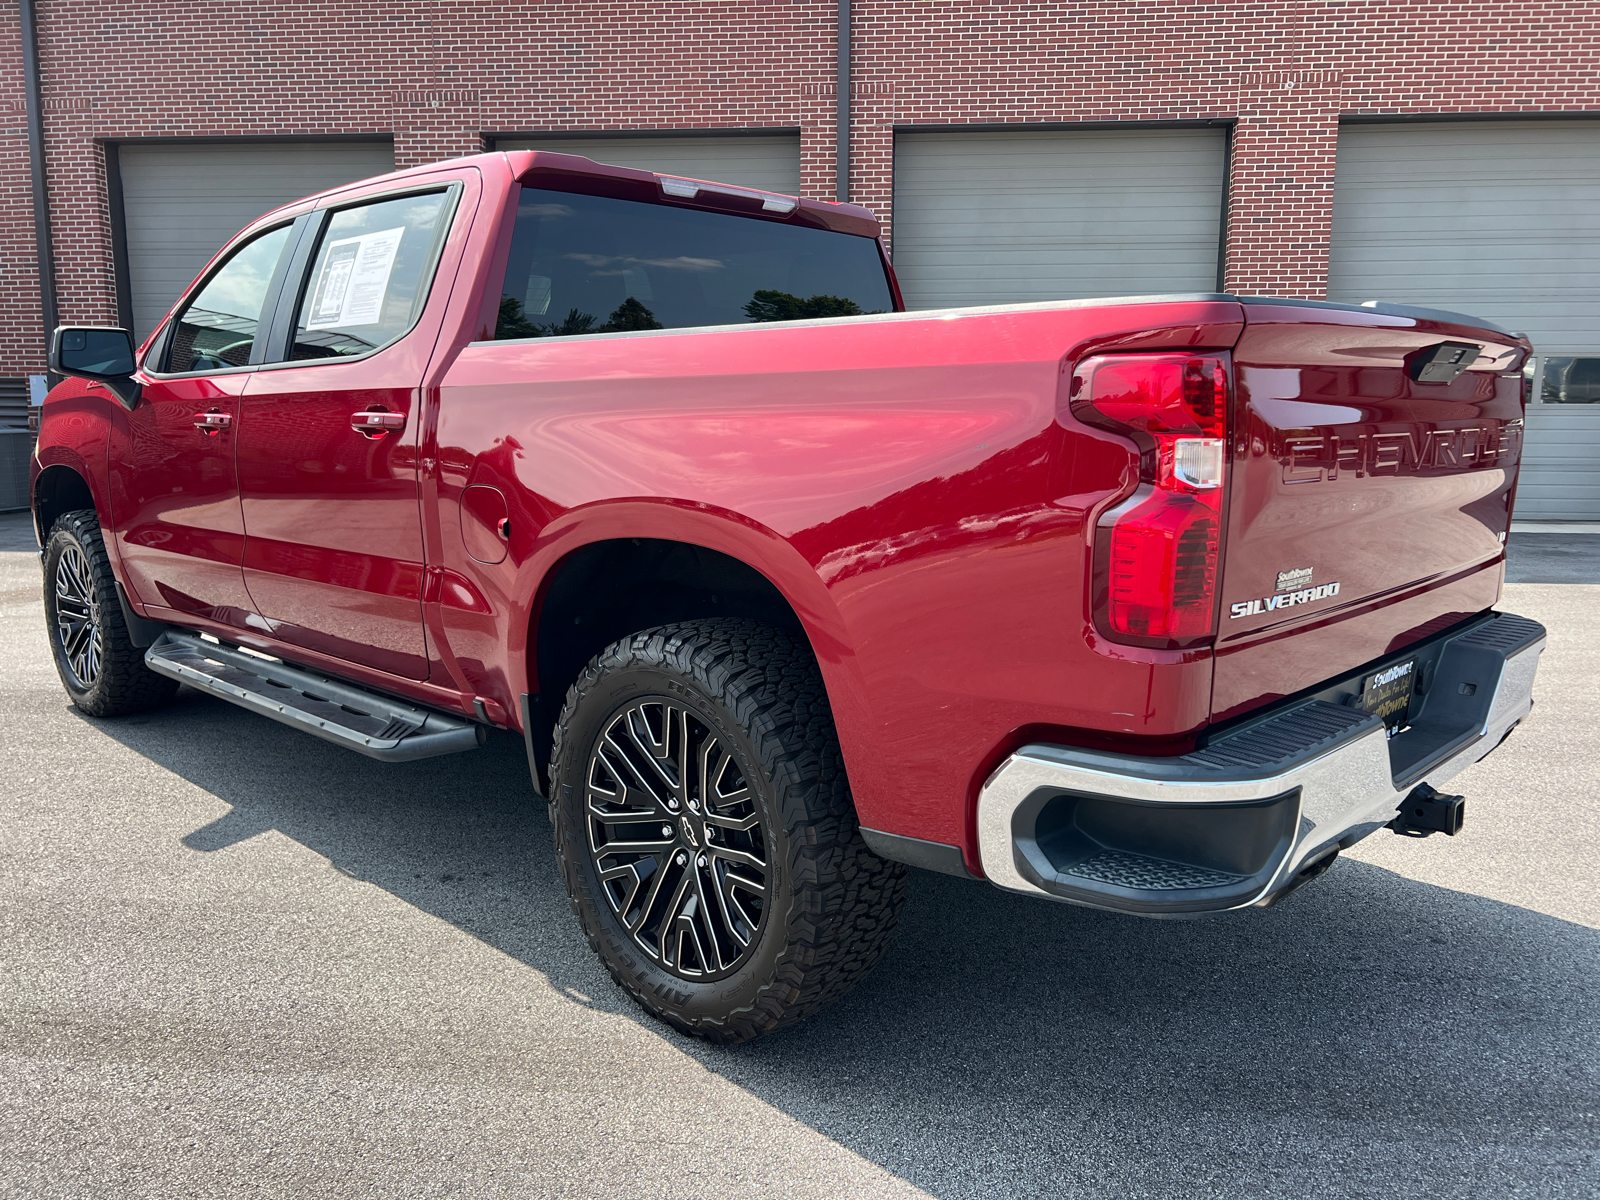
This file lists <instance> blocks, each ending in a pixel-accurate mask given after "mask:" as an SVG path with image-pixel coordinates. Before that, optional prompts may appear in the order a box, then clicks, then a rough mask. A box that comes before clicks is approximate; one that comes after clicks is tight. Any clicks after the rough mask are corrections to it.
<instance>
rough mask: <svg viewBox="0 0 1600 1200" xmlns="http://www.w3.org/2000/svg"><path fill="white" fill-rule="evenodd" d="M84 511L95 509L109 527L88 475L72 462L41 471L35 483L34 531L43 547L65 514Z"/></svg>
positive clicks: (58, 464)
mask: <svg viewBox="0 0 1600 1200" xmlns="http://www.w3.org/2000/svg"><path fill="white" fill-rule="evenodd" d="M81 508H90V509H94V510H95V514H96V516H98V517H100V518H101V525H102V526H103V525H104V524H105V519H104V514H102V513H101V511H100V506H99V504H98V503H97V502H96V500H95V495H94V489H92V488H91V487H90V486H89V480H88V478H87V475H86V473H85V472H83V471H81V470H79V469H78V467H76V466H75V465H73V464H71V463H68V462H53V463H50V464H49V465H48V466H45V467H44V468H43V469H42V470H40V472H39V474H38V476H37V478H35V479H34V481H33V528H34V534H35V536H36V537H37V538H38V540H39V544H40V545H41V546H42V545H44V540H45V538H46V537H48V536H49V535H50V529H51V527H52V526H53V525H55V523H56V521H57V520H59V519H60V518H61V516H62V515H63V514H64V513H69V512H75V511H77V510H78V509H81Z"/></svg>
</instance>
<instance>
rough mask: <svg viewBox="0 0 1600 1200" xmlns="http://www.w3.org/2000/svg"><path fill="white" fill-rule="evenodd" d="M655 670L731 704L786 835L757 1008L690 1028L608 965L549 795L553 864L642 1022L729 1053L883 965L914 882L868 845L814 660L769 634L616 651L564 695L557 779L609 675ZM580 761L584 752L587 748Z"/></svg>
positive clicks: (694, 635)
mask: <svg viewBox="0 0 1600 1200" xmlns="http://www.w3.org/2000/svg"><path fill="white" fill-rule="evenodd" d="M636 666H650V667H656V668H661V667H665V668H667V669H669V670H672V671H675V672H678V673H681V674H682V675H684V676H686V677H690V678H693V679H694V680H696V681H697V682H698V683H699V684H700V686H702V687H704V688H705V689H706V690H707V691H708V692H709V693H710V694H711V695H713V696H715V697H717V698H718V699H719V700H720V701H721V702H722V703H723V704H725V705H726V707H727V708H728V710H729V711H730V712H731V714H732V716H733V718H734V720H735V721H737V723H738V724H739V725H741V726H742V727H743V728H744V730H745V731H746V733H747V734H748V736H749V737H750V739H751V741H752V742H753V743H754V745H755V746H756V748H757V754H758V758H759V762H758V764H757V766H758V767H759V768H760V769H761V770H762V771H763V772H764V773H765V774H766V775H767V777H768V778H769V780H770V781H771V783H772V787H773V792H774V794H775V796H776V800H777V808H778V812H779V814H780V817H781V820H782V821H783V823H784V825H785V827H786V829H787V831H788V844H789V848H790V849H789V861H788V870H787V872H786V873H785V878H786V879H787V880H788V891H789V896H788V897H787V898H786V899H788V901H789V904H788V912H787V915H786V920H787V928H786V929H785V931H784V937H785V942H786V945H785V948H784V950H783V952H782V953H781V954H780V956H779V958H778V960H777V969H776V970H775V971H774V972H773V974H772V977H771V978H770V979H768V980H766V981H765V982H764V983H763V984H762V986H761V987H760V988H759V990H758V992H757V993H756V996H755V998H754V999H753V1001H752V1002H751V1003H749V1004H747V1005H744V1006H742V1007H740V1008H737V1009H734V1010H732V1011H730V1012H728V1013H727V1014H726V1015H725V1016H723V1017H721V1018H702V1019H700V1020H697V1021H694V1022H689V1021H686V1020H684V1019H683V1018H682V1017H680V1016H679V1015H678V1014H676V1013H674V1012H672V1011H671V1010H670V1009H669V1008H666V1007H664V1006H663V1005H661V1004H660V1003H659V1002H658V1001H657V998H656V997H655V996H654V994H653V993H651V992H649V991H647V990H645V989H643V988H641V987H639V986H638V984H637V981H636V980H635V979H634V978H633V977H632V976H631V975H630V974H628V973H627V972H625V971H622V970H620V969H619V968H618V965H617V964H616V963H614V962H613V961H612V960H611V958H610V957H609V956H608V955H607V954H606V952H605V945H604V940H603V939H602V937H601V936H600V930H599V928H598V927H597V924H596V921H597V918H598V917H599V911H598V907H597V898H596V897H594V896H592V895H590V894H589V890H588V888H587V886H586V885H585V882H584V879H583V877H582V875H581V874H580V873H579V870H578V865H579V864H578V863H577V862H575V861H573V856H572V855H569V853H568V849H567V846H568V842H569V840H570V841H571V843H572V845H573V846H574V847H579V846H581V845H582V840H581V838H580V837H579V836H578V834H579V831H575V830H573V829H571V828H569V823H568V821H567V818H566V815H565V814H564V812H563V811H562V808H561V805H560V803H559V800H558V798H557V787H556V786H552V787H551V789H550V803H549V812H550V820H551V824H552V826H553V831H554V835H555V843H556V855H557V859H558V862H559V865H560V868H561V873H562V876H563V878H564V880H565V882H566V885H567V893H568V896H569V897H570V899H571V901H572V909H573V912H574V913H575V914H576V915H577V917H578V918H579V920H580V922H581V923H582V926H583V930H584V934H585V936H586V937H587V938H588V941H589V945H590V947H591V948H592V949H593V950H594V951H595V952H596V953H597V954H598V955H599V956H600V958H601V960H602V961H604V962H605V964H606V967H607V969H608V970H609V971H610V973H611V977H612V978H613V979H614V980H615V981H616V982H617V984H618V986H620V987H621V988H622V989H623V990H624V991H626V992H628V994H629V995H631V996H632V997H633V998H634V1000H636V1001H637V1002H638V1003H639V1004H640V1005H641V1006H642V1007H644V1008H645V1009H646V1010H647V1011H649V1012H651V1013H652V1014H654V1015H655V1016H657V1017H660V1018H661V1019H663V1020H665V1021H667V1022H668V1023H669V1024H672V1025H673V1026H674V1027H676V1028H678V1029H679V1030H681V1031H682V1032H684V1033H687V1034H691V1035H693V1036H696V1037H700V1038H705V1039H707V1040H709V1041H714V1042H723V1043H732V1042H743V1041H748V1040H749V1039H751V1038H754V1037H759V1036H761V1035H764V1034H767V1033H771V1032H773V1031H774V1030H777V1029H780V1028H783V1027H784V1026H786V1025H791V1024H793V1023H795V1022H797V1021H800V1020H803V1019H804V1018H806V1017H808V1016H810V1015H812V1014H813V1013H815V1012H817V1011H818V1010H819V1009H821V1008H823V1007H825V1006H826V1005H828V1004H831V1003H832V1002H833V1001H835V1000H837V999H838V998H839V997H841V996H842V995H844V994H845V993H846V992H848V991H849V990H850V989H851V988H853V987H855V986H856V984H858V983H859V982H860V981H861V980H862V978H864V977H865V976H866V974H867V973H868V972H869V971H870V970H871V969H872V968H873V966H874V965H875V964H876V963H877V961H878V960H879V959H880V958H881V957H882V956H883V953H884V951H885V949H886V948H887V947H888V944H889V941H890V939H891V938H892V936H893V934H894V930H895V927H896V925H897V923H898V921H899V917H900V911H901V909H902V907H903V906H904V902H905V883H906V870H905V867H904V866H903V865H901V864H900V863H894V862H889V861H887V860H885V859H882V858H879V857H878V856H877V855H876V854H874V853H873V852H872V851H871V850H870V849H868V847H867V845H866V843H865V842H864V841H863V840H862V838H861V834H860V831H859V827H858V824H857V821H856V815H855V805H854V802H853V801H852V799H851V796H850V787H849V782H848V780H847V779H846V776H845V770H844V761H843V758H842V756H841V754H840V752H839V742H838V735H837V733H836V731H835V729H834V724H833V714H832V710H831V709H830V708H829V705H828V699H827V692H826V690H825V688H824V686H823V682H822V676H821V673H820V671H819V670H818V669H817V664H816V660H815V658H814V657H813V656H812V653H811V649H810V647H809V646H807V645H806V644H805V643H804V642H803V641H802V640H801V639H799V638H797V637H795V636H793V635H792V634H789V633H786V632H785V631H783V630H781V629H776V628H774V627H772V626H767V625H762V624H759V623H757V622H754V621H745V620H736V619H720V618H718V619H708V620H698V621H683V622H678V623H675V624H671V625H664V626H660V627H658V628H655V629H649V630H645V631H643V632H640V633H636V634H633V635H631V636H629V637H626V638H623V639H621V640H620V641H618V642H614V643H613V644H612V645H610V646H608V647H607V648H606V649H605V650H603V651H601V652H600V653H599V654H598V655H596V656H595V658H594V659H592V660H590V662H589V664H588V665H587V666H586V667H585V668H584V670H583V671H582V673H580V675H579V676H578V679H577V680H576V681H575V682H574V683H573V685H572V687H571V688H570V689H569V690H568V692H567V696H566V702H565V704H564V705H563V706H562V711H561V716H560V718H559V719H558V721H557V722H556V728H555V738H554V745H553V747H552V750H551V769H550V777H551V780H552V783H554V782H555V781H557V780H559V779H560V778H561V777H562V776H563V774H564V771H563V768H564V766H565V765H566V757H567V755H569V754H571V753H573V752H574V749H575V748H574V746H573V744H572V736H573V735H572V733H571V725H572V722H573V719H574V718H575V716H576V714H577V710H578V708H579V706H581V705H582V704H583V703H584V701H585V698H586V696H587V695H588V694H589V693H590V692H592V691H593V690H594V689H595V687H596V686H597V685H598V684H599V683H600V681H601V680H602V679H603V678H604V677H605V676H606V675H607V674H608V673H613V672H618V671H626V670H630V669H632V668H634V667H636ZM577 752H579V753H581V752H582V751H581V749H578V750H577Z"/></svg>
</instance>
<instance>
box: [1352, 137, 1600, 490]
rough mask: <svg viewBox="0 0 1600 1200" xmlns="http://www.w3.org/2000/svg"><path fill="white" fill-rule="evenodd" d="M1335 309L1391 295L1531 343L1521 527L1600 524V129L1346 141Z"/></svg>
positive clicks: (1519, 487) (1362, 138)
mask: <svg viewBox="0 0 1600 1200" xmlns="http://www.w3.org/2000/svg"><path fill="white" fill-rule="evenodd" d="M1328 296H1329V298H1330V299H1333V300H1345V301H1355V302H1360V301H1363V300H1394V301H1399V302H1401V303H1407V304H1422V305H1428V306H1431V307H1435V308H1450V309H1455V310H1456V311H1458V312H1466V313H1472V314H1473V315H1475V316H1481V317H1487V318H1488V319H1489V320H1491V321H1493V322H1495V323H1496V324H1498V325H1501V326H1503V327H1504V328H1507V329H1514V330H1517V331H1518V332H1521V333H1526V334H1527V335H1528V336H1529V337H1530V338H1532V339H1533V344H1534V348H1535V350H1536V351H1537V352H1538V354H1539V362H1538V368H1539V373H1540V386H1538V387H1537V388H1536V389H1535V393H1534V403H1533V404H1532V405H1530V406H1529V409H1528V440H1527V446H1526V449H1525V451H1524V455H1523V462H1524V471H1523V475H1522V480H1521V482H1520V484H1519V485H1518V488H1517V516H1518V517H1519V518H1520V519H1523V520H1538V519H1543V520H1569V521H1570V520H1584V521H1594V520H1600V471H1597V470H1596V469H1595V465H1594V464H1595V461H1596V455H1597V453H1600V122H1596V121H1573V122H1566V121H1551V122H1540V121H1520V122H1512V121H1494V122H1477V121H1473V122H1459V123H1458V122H1451V123H1448V124H1444V123H1441V124H1429V125H1351V126H1346V127H1345V128H1344V129H1342V130H1341V131H1340V133H1339V165H1338V172H1337V178H1336V183H1335V190H1334V203H1333V257H1332V262H1331V264H1330V270H1329V277H1328Z"/></svg>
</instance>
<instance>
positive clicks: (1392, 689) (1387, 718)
mask: <svg viewBox="0 0 1600 1200" xmlns="http://www.w3.org/2000/svg"><path fill="white" fill-rule="evenodd" d="M1416 694H1417V660H1416V659H1414V658H1407V659H1402V660H1401V661H1399V662H1395V663H1390V664H1389V665H1388V666H1386V667H1383V668H1381V669H1379V670H1377V671H1374V672H1372V673H1371V674H1370V675H1367V676H1365V677H1364V678H1363V679H1362V680H1361V696H1360V700H1359V702H1358V703H1359V706H1360V708H1361V709H1362V711H1363V712H1369V713H1372V714H1373V715H1374V716H1379V717H1382V718H1383V723H1384V725H1385V726H1387V727H1388V729H1389V732H1390V733H1394V732H1395V731H1396V730H1398V729H1403V728H1404V727H1405V726H1406V725H1407V724H1408V723H1409V722H1410V720H1411V702H1412V701H1413V700H1414V699H1415V698H1416Z"/></svg>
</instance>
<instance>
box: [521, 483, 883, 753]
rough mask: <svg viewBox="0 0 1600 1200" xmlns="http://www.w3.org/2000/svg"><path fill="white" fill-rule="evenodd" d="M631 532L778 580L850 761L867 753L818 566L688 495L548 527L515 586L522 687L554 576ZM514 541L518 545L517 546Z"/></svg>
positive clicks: (758, 528) (632, 503)
mask: <svg viewBox="0 0 1600 1200" xmlns="http://www.w3.org/2000/svg"><path fill="white" fill-rule="evenodd" d="M626 538H641V539H643V538H654V539H660V540H662V541H673V542H685V543H688V544H689V545H693V546H702V547H705V548H706V549H708V550H715V551H717V552H719V553H721V554H726V555H727V556H728V557H730V558H733V559H736V560H738V561H739V562H741V563H743V564H744V565H746V566H748V567H749V568H751V569H752V570H754V571H755V572H757V573H758V574H760V575H761V576H762V577H763V578H765V579H766V580H767V581H768V582H769V583H771V584H772V585H773V587H775V588H776V589H777V590H778V592H779V593H780V594H781V595H782V596H783V598H784V599H785V600H786V601H787V602H788V604H789V607H790V608H792V609H793V610H794V612H795V615H796V616H797V617H798V618H799V620H800V624H801V626H802V627H803V628H804V630H805V634H806V637H807V639H808V640H809V641H810V643H811V649H812V652H813V653H814V654H815V655H816V657H817V663H818V665H819V666H820V668H821V670H822V678H823V682H824V683H825V685H826V686H827V689H828V700H829V703H830V704H831V706H832V708H833V716H834V722H835V724H836V725H837V726H838V729H839V739H840V743H841V745H842V747H843V750H844V755H845V761H846V765H847V766H848V764H849V763H850V762H851V761H852V759H854V758H855V757H856V756H857V755H859V754H865V753H868V752H869V750H868V747H867V746H866V745H865V742H866V740H867V736H868V735H867V727H868V726H867V720H866V714H867V706H866V699H865V686H864V682H863V680H862V677H861V673H860V671H859V669H858V666H857V663H856V658H855V654H854V652H853V650H852V649H851V640H850V638H849V637H848V636H847V633H846V630H845V626H844V621H843V618H842V617H841V615H840V613H839V610H838V608H837V606H836V605H835V604H834V602H833V599H832V597H831V596H829V594H828V590H827V588H826V587H825V586H824V585H823V583H822V580H821V579H820V578H819V577H818V575H817V573H816V570H815V569H814V568H813V567H812V566H811V564H810V563H809V562H807V561H806V560H805V559H804V558H803V557H802V556H801V555H800V553H799V551H797V550H796V549H795V548H794V547H793V546H792V545H790V544H789V543H788V542H787V541H785V540H784V539H783V538H781V537H779V536H778V535H777V534H776V533H774V532H773V531H772V530H771V529H768V528H767V527H765V526H764V525H761V524H759V523H758V522H755V521H752V520H750V519H748V518H746V517H743V516H741V515H739V514H738V513H734V512H729V511H726V510H721V509H716V508H713V507H711V506H709V505H703V504H695V503H691V502H687V501H671V500H656V501H641V500H617V501H606V502H601V503H598V504H594V505H590V506H587V507H585V508H581V509H574V510H572V511H569V512H567V513H564V514H562V515H561V516H559V517H556V518H555V519H554V520H552V521H551V522H550V523H549V524H548V525H546V526H545V527H544V528H543V529H542V530H540V532H539V534H538V539H537V547H536V548H535V550H534V552H533V553H532V554H531V555H530V556H529V557H528V558H527V559H525V560H524V561H523V562H522V563H521V564H520V565H519V567H518V569H517V586H516V594H517V595H519V596H526V597H527V598H528V600H527V611H526V612H525V613H523V614H519V618H524V619H518V620H517V621H515V622H514V627H515V626H520V627H521V629H522V630H523V631H524V633H523V637H524V642H523V645H522V646H515V645H513V646H511V647H509V648H508V649H509V651H510V655H509V661H508V662H507V669H508V674H509V675H510V678H511V681H512V683H513V686H514V687H515V689H516V690H517V691H521V692H527V691H530V690H533V689H532V688H531V687H530V679H537V672H538V665H537V663H536V662H535V661H534V654H533V649H534V646H533V642H532V639H533V636H534V634H535V632H536V631H537V629H538V627H539V617H540V612H541V609H542V606H543V604H544V601H545V599H546V597H547V594H548V591H549V586H550V583H551V581H552V580H553V579H554V578H555V576H556V575H557V573H558V572H559V569H560V567H561V565H562V563H564V562H565V561H566V560H567V559H568V558H570V557H571V556H572V555H573V554H574V553H576V552H577V551H579V550H581V549H583V548H584V547H585V546H590V545H593V544H595V543H597V542H605V541H612V540H616V539H626ZM514 551H515V547H513V552H514Z"/></svg>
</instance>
